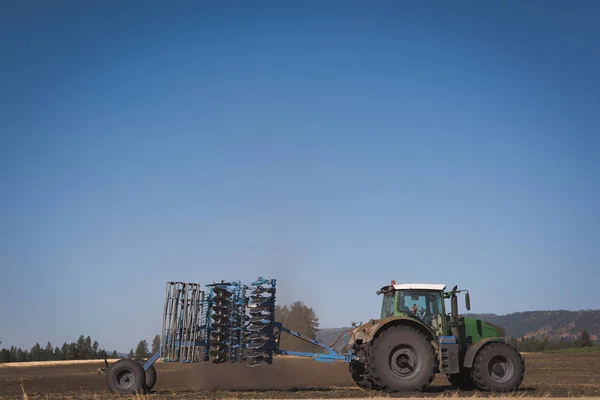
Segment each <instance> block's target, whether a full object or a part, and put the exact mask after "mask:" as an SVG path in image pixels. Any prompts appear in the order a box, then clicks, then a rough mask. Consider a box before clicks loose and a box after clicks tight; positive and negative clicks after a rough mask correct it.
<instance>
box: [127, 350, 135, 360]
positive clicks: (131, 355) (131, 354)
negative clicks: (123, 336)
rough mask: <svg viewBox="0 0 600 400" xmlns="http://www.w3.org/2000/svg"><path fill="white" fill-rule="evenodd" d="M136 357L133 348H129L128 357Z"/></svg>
mask: <svg viewBox="0 0 600 400" xmlns="http://www.w3.org/2000/svg"><path fill="white" fill-rule="evenodd" d="M134 357H135V354H134V352H133V349H131V350H129V354H128V355H127V358H129V359H133V358H134Z"/></svg>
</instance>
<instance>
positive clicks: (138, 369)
mask: <svg viewBox="0 0 600 400" xmlns="http://www.w3.org/2000/svg"><path fill="white" fill-rule="evenodd" d="M106 385H107V386H108V389H109V390H110V391H111V392H113V393H118V394H143V393H145V391H146V373H145V372H144V368H142V366H141V365H140V364H139V363H138V362H136V361H134V360H125V359H123V360H119V361H117V362H116V363H114V364H113V365H111V366H110V368H109V369H108V372H107V374H106Z"/></svg>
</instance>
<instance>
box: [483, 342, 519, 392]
mask: <svg viewBox="0 0 600 400" xmlns="http://www.w3.org/2000/svg"><path fill="white" fill-rule="evenodd" d="M524 375H525V361H524V360H523V358H522V357H521V355H520V354H519V352H518V351H517V350H516V349H515V348H514V347H512V346H511V345H509V344H508V343H502V342H497V343H490V344H488V345H486V346H484V347H483V348H482V349H481V350H480V351H479V353H478V354H477V357H475V363H474V365H473V380H474V381H475V383H476V384H477V386H478V387H479V388H480V389H481V390H485V391H492V392H514V391H516V390H517V389H519V386H520V385H521V383H522V382H523V377H524Z"/></svg>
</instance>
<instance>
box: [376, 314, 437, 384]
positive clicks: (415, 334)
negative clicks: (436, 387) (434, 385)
mask: <svg viewBox="0 0 600 400" xmlns="http://www.w3.org/2000/svg"><path fill="white" fill-rule="evenodd" d="M367 360H368V365H369V373H370V375H371V378H372V379H373V382H374V383H375V384H376V385H377V386H378V387H379V388H381V389H382V390H385V391H388V392H401V391H415V390H416V391H423V390H424V389H425V388H426V387H427V386H428V385H429V384H431V381H432V380H433V377H434V375H435V372H434V368H435V366H436V363H435V353H434V350H433V346H432V345H431V343H430V342H429V341H428V340H427V338H426V337H425V336H423V335H422V334H421V333H420V332H419V331H417V330H416V329H414V328H411V327H408V326H393V327H390V328H388V329H386V330H385V331H383V332H382V333H381V334H380V335H379V336H378V337H377V338H375V339H374V340H373V342H372V344H371V347H370V349H369V352H368V354H367Z"/></svg>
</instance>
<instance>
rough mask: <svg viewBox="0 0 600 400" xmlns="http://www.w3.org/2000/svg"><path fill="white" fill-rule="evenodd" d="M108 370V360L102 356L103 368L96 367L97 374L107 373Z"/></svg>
mask: <svg viewBox="0 0 600 400" xmlns="http://www.w3.org/2000/svg"><path fill="white" fill-rule="evenodd" d="M108 370H109V367H108V360H107V359H106V357H104V368H98V375H102V374H106V373H108Z"/></svg>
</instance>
